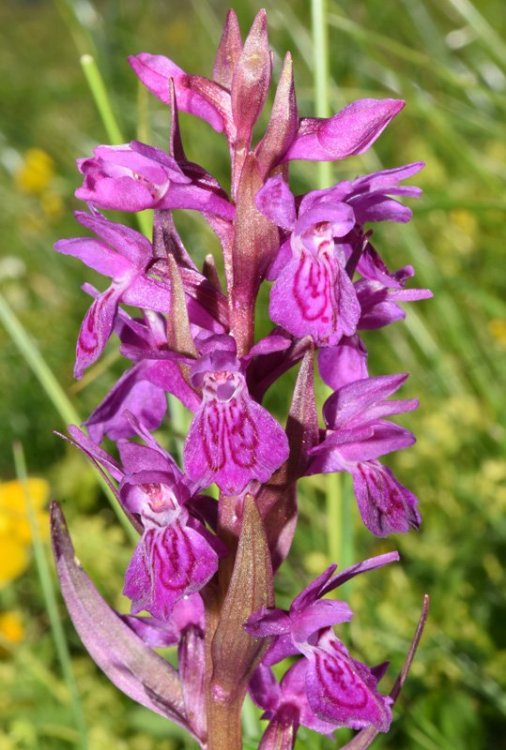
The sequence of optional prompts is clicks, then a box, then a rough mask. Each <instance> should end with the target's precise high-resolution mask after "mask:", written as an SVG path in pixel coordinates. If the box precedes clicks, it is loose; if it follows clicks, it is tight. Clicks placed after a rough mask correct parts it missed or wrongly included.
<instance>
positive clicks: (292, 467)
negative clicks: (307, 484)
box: [257, 349, 318, 570]
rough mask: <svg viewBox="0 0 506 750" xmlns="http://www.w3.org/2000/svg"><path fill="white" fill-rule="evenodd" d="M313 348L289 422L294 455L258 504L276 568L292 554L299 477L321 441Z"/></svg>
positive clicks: (297, 387) (304, 362)
mask: <svg viewBox="0 0 506 750" xmlns="http://www.w3.org/2000/svg"><path fill="white" fill-rule="evenodd" d="M313 369H314V368H313V351H312V349H311V350H310V351H307V352H306V353H305V355H304V358H303V360H302V364H301V367H300V370H299V374H298V376H297V382H296V384H295V389H294V394H293V398H292V405H291V407H290V412H289V415H288V420H287V423H286V434H287V436H288V443H289V446H290V455H289V458H288V460H287V461H286V463H285V464H283V466H282V467H281V468H280V469H279V470H278V471H277V472H276V473H275V474H274V476H273V477H272V479H271V481H270V482H269V484H266V485H264V486H263V487H262V489H261V490H260V493H259V495H258V498H257V503H258V507H259V509H260V512H261V513H262V517H263V519H264V524H265V529H266V533H267V539H268V543H269V549H270V552H271V557H272V566H273V568H274V570H276V569H277V568H278V567H279V566H280V565H281V563H282V562H283V560H284V559H285V558H286V556H287V555H288V552H289V550H290V547H291V544H292V540H293V535H294V533H295V527H296V524H297V493H296V488H295V482H296V480H297V479H298V478H299V477H300V476H302V475H303V474H304V471H305V469H306V466H307V462H308V453H309V451H310V450H311V448H312V447H313V446H314V445H316V443H317V442H318V416H317V411H316V401H315V395H314V371H313Z"/></svg>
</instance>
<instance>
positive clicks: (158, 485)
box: [69, 415, 226, 645]
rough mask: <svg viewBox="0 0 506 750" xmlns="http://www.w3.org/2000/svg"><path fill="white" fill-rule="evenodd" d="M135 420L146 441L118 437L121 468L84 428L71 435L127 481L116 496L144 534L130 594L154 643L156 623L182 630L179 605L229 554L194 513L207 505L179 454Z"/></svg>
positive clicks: (131, 571) (129, 576) (131, 569)
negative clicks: (188, 477)
mask: <svg viewBox="0 0 506 750" xmlns="http://www.w3.org/2000/svg"><path fill="white" fill-rule="evenodd" d="M130 421H131V423H132V429H133V430H134V431H135V432H136V434H138V435H139V437H141V438H142V439H143V440H144V442H145V444H144V445H140V444H138V443H134V442H131V441H128V440H118V449H119V452H120V459H121V463H120V464H118V463H117V462H116V461H115V460H114V459H113V458H112V457H111V456H109V455H108V454H107V453H106V452H105V451H103V450H102V449H101V448H99V447H98V446H96V445H95V444H94V443H93V442H92V441H91V440H89V438H87V437H86V435H84V434H83V433H82V432H81V431H80V430H79V429H77V428H76V427H72V428H71V429H70V430H69V432H70V435H71V441H72V443H73V444H74V445H76V446H77V447H78V448H80V449H81V450H83V451H84V452H85V453H87V454H88V455H89V456H90V457H91V458H92V459H93V460H94V461H95V462H96V463H98V464H99V465H100V466H101V467H103V468H104V469H105V470H106V471H107V472H109V473H110V474H111V476H112V477H113V478H115V479H117V480H119V487H118V489H117V490H114V491H115V492H116V493H117V495H118V498H119V500H120V502H121V505H122V507H123V508H124V510H125V511H126V512H127V514H128V515H129V516H130V518H132V519H135V520H137V521H138V523H139V525H140V528H141V530H142V535H141V539H140V541H139V544H138V545H137V548H136V550H135V552H134V554H133V557H132V559H131V561H130V564H129V566H128V568H127V571H126V574H125V586H124V590H123V593H124V594H125V596H128V597H129V598H130V599H131V600H132V612H133V614H136V613H138V612H142V611H144V610H146V611H147V612H149V613H150V614H151V615H152V617H153V618H154V620H151V621H147V622H142V621H139V626H138V627H137V628H135V627H134V629H135V630H136V632H138V633H139V634H140V635H142V633H141V632H140V631H143V632H144V635H145V636H146V637H145V640H146V642H151V645H154V640H156V637H157V632H156V631H157V629H158V630H160V628H157V627H156V621H160V622H169V621H170V622H171V623H172V626H173V627H175V626H176V625H177V622H178V621H177V619H176V620H174V617H175V615H173V609H174V606H175V604H176V603H177V602H178V601H180V600H181V599H183V598H185V597H188V596H189V595H191V594H194V593H195V592H197V591H199V590H200V589H201V588H202V587H203V586H204V585H205V584H206V583H207V582H208V581H209V579H210V578H211V577H212V576H213V575H214V573H215V572H216V570H217V568H218V559H219V555H223V554H226V549H225V547H224V545H223V544H222V542H220V540H219V539H218V538H217V537H215V536H214V535H213V534H212V533H211V532H210V531H208V530H207V528H206V527H205V526H204V524H203V523H202V521H201V520H200V519H199V518H198V517H197V516H196V515H195V514H194V513H193V512H192V511H193V508H194V506H196V507H197V508H198V504H199V503H198V497H196V492H197V491H198V486H196V485H195V484H194V483H191V482H188V481H187V480H186V479H185V477H184V476H183V474H182V472H181V471H180V470H179V468H178V466H177V464H176V463H175V461H174V459H173V458H172V456H171V455H170V454H169V453H167V452H166V451H165V450H164V449H163V448H162V447H161V446H160V445H159V444H158V443H157V442H156V440H154V438H153V437H152V436H151V435H150V434H149V432H147V430H145V428H144V427H143V426H142V425H141V424H140V423H139V422H138V421H137V420H136V419H135V417H133V415H130ZM180 614H181V615H182V616H184V614H185V613H184V612H182V613H181V612H180ZM186 614H187V615H189V616H190V617H194V615H195V611H194V610H193V609H192V608H190V609H189V610H188V611H187V612H186ZM171 618H172V620H171ZM132 622H134V621H131V622H130V624H132ZM158 637H159V639H160V640H163V639H164V638H165V639H166V638H167V632H165V633H164V632H163V631H162V633H160V634H158Z"/></svg>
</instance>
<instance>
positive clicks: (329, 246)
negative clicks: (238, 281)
mask: <svg viewBox="0 0 506 750" xmlns="http://www.w3.org/2000/svg"><path fill="white" fill-rule="evenodd" d="M256 202H257V206H258V208H259V209H260V211H262V213H264V214H265V215H266V216H267V218H269V219H270V220H271V221H273V223H275V224H277V225H278V226H280V227H281V228H282V229H284V230H285V231H289V232H291V234H290V236H289V239H288V240H286V241H285V243H284V244H283V245H282V246H281V249H280V252H279V254H278V258H277V259H276V261H275V262H274V266H273V267H272V268H271V272H270V273H271V275H275V276H276V283H275V284H274V287H273V288H272V290H271V301H270V307H269V312H270V316H271V318H272V320H273V321H274V322H275V323H277V324H278V325H281V326H282V327H283V328H285V329H286V330H287V331H289V332H290V333H292V334H293V335H294V336H297V337H299V338H302V337H303V336H312V337H313V339H314V340H315V342H316V343H318V344H320V345H332V344H337V343H338V341H339V340H340V338H341V337H342V336H343V335H347V336H351V335H353V334H354V333H355V331H356V329H357V325H358V321H359V319H360V305H359V303H358V300H357V295H356V293H355V290H354V288H353V284H352V282H351V280H350V278H349V276H348V275H347V273H346V270H345V266H346V257H345V255H344V252H343V250H342V249H341V247H340V246H339V245H337V244H336V243H335V242H334V238H343V237H345V236H346V235H348V234H349V233H350V231H351V230H352V229H353V227H354V225H355V217H354V213H353V209H352V208H351V207H350V206H348V205H347V204H346V203H344V202H338V201H335V202H330V201H327V200H326V199H325V198H323V199H322V200H321V201H313V202H312V203H311V204H310V205H308V206H307V210H304V209H305V208H306V207H303V206H302V205H301V207H300V209H299V214H298V218H297V214H296V206H295V198H294V196H293V194H292V193H291V191H290V190H289V188H288V185H287V184H286V183H285V182H284V180H283V179H282V178H281V177H273V178H271V179H269V180H268V181H267V182H266V184H265V186H264V187H263V188H262V189H261V190H260V191H259V193H258V194H257V198H256ZM281 265H282V268H280V266H281ZM279 268H280V270H279V273H277V271H278V269H279Z"/></svg>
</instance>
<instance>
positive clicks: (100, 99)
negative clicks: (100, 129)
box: [80, 54, 124, 145]
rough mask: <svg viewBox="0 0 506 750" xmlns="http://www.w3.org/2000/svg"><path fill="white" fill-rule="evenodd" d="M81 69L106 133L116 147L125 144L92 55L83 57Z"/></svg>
mask: <svg viewBox="0 0 506 750" xmlns="http://www.w3.org/2000/svg"><path fill="white" fill-rule="evenodd" d="M80 61H81V67H82V69H83V73H84V75H85V78H86V80H87V82H88V86H89V87H90V91H91V94H92V96H93V99H94V101H95V104H96V106H97V109H98V112H99V115H100V119H101V120H102V123H103V126H104V128H105V132H106V133H107V137H108V138H109V140H110V142H111V143H113V144H114V145H118V144H120V143H124V139H123V135H122V134H121V130H120V128H119V125H118V121H117V120H116V117H115V115H114V112H113V111H112V106H111V100H110V98H109V95H108V94H107V89H106V87H105V84H104V79H103V78H102V76H101V74H100V71H99V69H98V66H97V63H96V62H95V59H94V58H93V57H92V56H91V55H88V54H86V55H81V60H80Z"/></svg>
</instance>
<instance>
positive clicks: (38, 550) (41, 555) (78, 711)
mask: <svg viewBox="0 0 506 750" xmlns="http://www.w3.org/2000/svg"><path fill="white" fill-rule="evenodd" d="M13 453H14V465H15V467H16V475H17V478H18V480H19V481H20V482H21V484H22V485H23V491H24V495H25V502H26V509H27V516H28V520H29V523H30V529H31V535H32V543H33V553H34V557H35V563H36V566H37V572H38V574H39V580H40V585H41V588H42V593H43V596H44V601H45V604H46V611H47V615H48V618H49V622H50V625H51V632H52V634H53V639H54V644H55V648H56V653H57V655H58V659H59V662H60V666H61V670H62V673H63V676H64V678H65V682H66V683H67V687H68V691H69V695H70V702H71V707H72V713H73V716H74V721H75V724H76V728H77V731H78V733H79V747H80V748H81V749H82V750H88V739H87V729H86V721H85V718H84V713H83V709H82V706H81V700H80V697H79V692H78V689H77V683H76V679H75V676H74V672H73V669H72V663H71V661H70V654H69V649H68V645H67V640H66V638H65V633H64V631H63V627H62V624H61V620H60V615H59V612H58V604H57V601H56V592H55V588H54V585H53V579H52V576H51V571H50V568H49V563H48V560H47V557H46V552H45V549H44V544H43V542H42V538H41V535H40V532H39V527H38V523H37V519H36V516H35V512H34V509H33V502H32V499H31V497H30V491H29V489H28V481H27V473H26V463H25V457H24V453H23V448H22V446H21V444H20V443H16V444H15V445H14V447H13Z"/></svg>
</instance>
